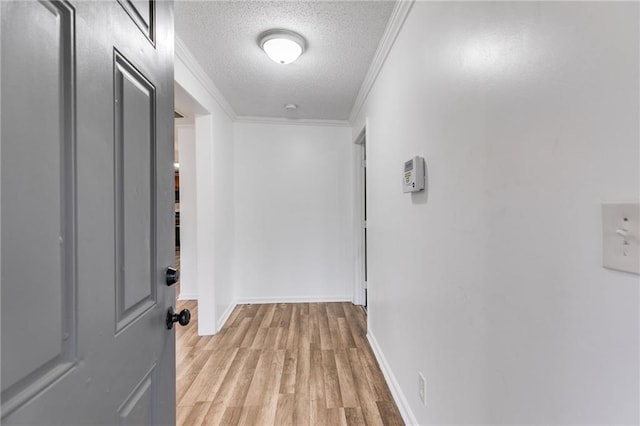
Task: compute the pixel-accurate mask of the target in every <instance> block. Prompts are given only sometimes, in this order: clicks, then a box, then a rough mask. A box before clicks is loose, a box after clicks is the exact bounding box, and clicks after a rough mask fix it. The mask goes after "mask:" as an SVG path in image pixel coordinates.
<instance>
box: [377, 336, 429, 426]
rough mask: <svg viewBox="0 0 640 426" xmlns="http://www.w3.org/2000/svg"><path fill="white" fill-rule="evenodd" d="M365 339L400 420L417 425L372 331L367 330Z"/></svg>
mask: <svg viewBox="0 0 640 426" xmlns="http://www.w3.org/2000/svg"><path fill="white" fill-rule="evenodd" d="M367 340H369V344H370V345H371V349H373V354H374V355H375V356H376V359H377V360H378V364H379V365H380V369H381V370H382V374H383V375H384V378H385V380H386V381H387V384H388V385H389V389H390V390H391V395H392V396H393V399H394V401H395V402H396V405H397V406H398V410H400V415H401V416H402V420H404V423H405V424H407V425H417V424H418V420H416V416H415V415H414V414H413V411H411V407H409V402H408V401H407V398H405V396H404V392H402V389H401V388H400V385H399V384H398V381H397V380H396V376H394V375H393V372H392V371H391V368H390V367H389V363H388V362H387V360H386V358H385V357H384V354H383V353H382V350H381V349H380V346H379V345H378V341H377V340H376V338H375V337H374V336H373V333H371V331H369V332H367Z"/></svg>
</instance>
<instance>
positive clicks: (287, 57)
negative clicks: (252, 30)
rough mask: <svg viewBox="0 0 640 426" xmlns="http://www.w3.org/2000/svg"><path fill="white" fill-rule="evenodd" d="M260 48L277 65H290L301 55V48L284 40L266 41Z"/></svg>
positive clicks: (293, 42) (290, 41)
mask: <svg viewBox="0 0 640 426" xmlns="http://www.w3.org/2000/svg"><path fill="white" fill-rule="evenodd" d="M262 48H263V49H264V51H265V52H266V54H267V55H268V56H269V57H270V58H271V59H272V60H273V61H275V62H277V63H279V64H290V63H291V62H293V61H295V60H296V59H298V56H300V55H301V54H302V46H300V45H299V44H298V43H296V42H295V41H293V40H288V39H285V38H273V39H271V40H267V41H265V42H264V44H263V46H262Z"/></svg>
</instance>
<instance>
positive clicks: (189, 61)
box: [175, 34, 238, 121]
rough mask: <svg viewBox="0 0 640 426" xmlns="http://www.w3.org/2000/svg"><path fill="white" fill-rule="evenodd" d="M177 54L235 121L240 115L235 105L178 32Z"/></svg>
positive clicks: (176, 41) (176, 38)
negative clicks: (212, 78) (217, 85)
mask: <svg viewBox="0 0 640 426" xmlns="http://www.w3.org/2000/svg"><path fill="white" fill-rule="evenodd" d="M175 54H176V58H178V59H180V60H181V61H182V62H183V63H184V64H185V66H186V67H187V69H188V70H189V71H190V72H191V74H193V76H194V77H195V78H196V80H198V82H199V83H200V84H202V86H203V87H204V88H205V89H206V90H207V92H208V93H209V95H211V97H212V98H213V99H214V100H215V101H216V102H217V103H218V105H220V108H222V110H223V111H224V112H225V113H226V114H227V116H228V117H229V118H230V119H231V121H235V120H236V118H237V116H238V115H237V114H236V112H235V111H234V110H233V107H231V104H230V103H229V101H227V99H226V98H225V97H224V96H223V95H222V92H220V90H219V89H218V87H216V85H215V84H214V83H213V80H211V78H209V76H208V75H207V73H206V72H205V71H204V70H203V69H202V67H201V66H200V64H199V63H198V61H197V60H196V58H195V57H194V56H193V54H192V53H191V51H190V50H189V49H188V48H187V46H186V45H185V44H184V42H183V41H182V39H180V37H178V35H177V34H176V35H175Z"/></svg>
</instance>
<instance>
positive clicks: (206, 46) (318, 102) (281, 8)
mask: <svg viewBox="0 0 640 426" xmlns="http://www.w3.org/2000/svg"><path fill="white" fill-rule="evenodd" d="M393 7H394V2H393V1H284V2H279V1H178V2H176V3H175V22H176V34H177V35H178V37H180V38H181V39H182V41H183V42H184V44H185V45H186V46H187V48H188V49H189V50H190V51H191V53H192V54H193V56H194V57H195V58H196V59H197V61H198V62H199V63H200V65H201V66H202V68H203V69H204V70H205V72H206V73H207V74H208V75H209V77H210V78H211V80H213V82H214V83H215V85H216V86H217V87H218V89H219V90H220V92H221V93H222V94H223V95H224V97H225V98H226V100H227V101H228V102H229V104H231V106H232V107H233V109H234V110H235V112H236V114H237V115H238V116H250V117H286V118H300V119H321V120H346V119H347V118H348V117H349V112H350V111H351V107H352V106H353V103H354V101H355V99H356V96H357V94H358V91H359V89H360V86H361V85H362V81H363V80H364V77H365V75H366V73H367V71H368V69H369V66H370V64H371V61H372V59H373V56H374V53H375V51H376V49H377V47H378V44H379V42H380V39H381V37H382V35H383V33H384V30H385V27H386V25H387V21H388V20H389V16H390V15H391V12H392V10H393ZM272 28H283V29H287V30H291V31H295V32H297V33H299V34H301V35H302V36H303V37H304V38H305V39H306V41H307V47H306V51H305V53H304V54H303V55H302V56H301V57H300V58H299V59H298V60H297V61H296V62H294V63H292V64H288V65H280V64H276V63H275V62H273V61H272V60H271V59H269V58H268V57H267V56H266V54H265V53H264V52H263V51H262V50H261V49H260V47H259V46H258V43H257V39H258V36H259V35H260V33H262V32H263V31H266V30H268V29H272ZM289 103H294V104H297V105H298V109H297V110H295V111H293V112H289V111H286V110H285V109H284V105H285V104H289Z"/></svg>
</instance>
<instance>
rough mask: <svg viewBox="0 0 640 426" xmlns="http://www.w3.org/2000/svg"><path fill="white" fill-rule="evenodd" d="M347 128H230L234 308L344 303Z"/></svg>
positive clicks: (349, 264)
mask: <svg viewBox="0 0 640 426" xmlns="http://www.w3.org/2000/svg"><path fill="white" fill-rule="evenodd" d="M350 162H351V128H349V127H321V126H297V125H281V124H257V123H242V122H237V123H236V124H235V152H234V187H235V191H234V192H235V226H236V243H235V248H236V286H237V293H236V295H237V297H238V300H239V301H240V302H243V301H245V302H246V301H254V302H259V301H262V302H269V301H313V300H351V297H352V293H353V290H352V289H353V233H352V232H353V231H352V224H351V221H352V212H351V190H352V188H351V186H352V184H351V168H350V167H351V165H350Z"/></svg>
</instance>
